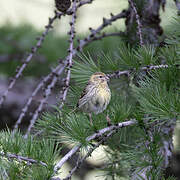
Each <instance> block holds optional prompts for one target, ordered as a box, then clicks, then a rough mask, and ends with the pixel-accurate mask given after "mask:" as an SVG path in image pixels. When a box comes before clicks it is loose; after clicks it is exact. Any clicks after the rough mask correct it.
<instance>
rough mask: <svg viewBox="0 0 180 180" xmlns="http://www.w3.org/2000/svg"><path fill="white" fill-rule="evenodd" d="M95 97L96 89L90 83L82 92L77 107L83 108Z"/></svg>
mask: <svg viewBox="0 0 180 180" xmlns="http://www.w3.org/2000/svg"><path fill="white" fill-rule="evenodd" d="M94 95H95V87H94V86H92V84H91V83H90V82H88V84H87V85H86V88H84V90H83V91H82V94H81V96H80V98H79V101H78V103H77V107H78V108H81V107H82V106H83V105H84V104H85V103H87V102H88V101H89V100H90V99H91V98H92V97H93V96H94Z"/></svg>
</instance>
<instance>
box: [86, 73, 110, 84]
mask: <svg viewBox="0 0 180 180" xmlns="http://www.w3.org/2000/svg"><path fill="white" fill-rule="evenodd" d="M108 81H109V78H108V77H107V76H106V75H105V74H104V73H102V72H96V73H94V74H93V75H92V76H91V77H90V82H92V83H94V84H96V85H107V82H108Z"/></svg>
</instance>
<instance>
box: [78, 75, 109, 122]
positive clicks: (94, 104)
mask: <svg viewBox="0 0 180 180" xmlns="http://www.w3.org/2000/svg"><path fill="white" fill-rule="evenodd" d="M108 80H109V78H108V77H107V76H106V75H105V74H104V73H102V72H96V73H94V74H93V75H92V76H91V77H90V79H89V82H88V84H87V86H86V87H85V89H84V91H83V93H82V95H81V97H80V99H79V101H78V104H77V107H78V108H79V109H81V110H82V111H83V112H86V113H92V112H93V113H95V114H99V113H101V112H103V111H104V110H105V109H106V108H107V105H108V104H109V102H110V99H111V92H110V89H109V86H108V84H107V81H108ZM91 121H92V120H91Z"/></svg>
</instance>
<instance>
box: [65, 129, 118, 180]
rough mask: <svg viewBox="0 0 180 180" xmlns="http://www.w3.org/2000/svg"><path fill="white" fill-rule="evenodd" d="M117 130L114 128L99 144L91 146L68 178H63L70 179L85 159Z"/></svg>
mask: <svg viewBox="0 0 180 180" xmlns="http://www.w3.org/2000/svg"><path fill="white" fill-rule="evenodd" d="M115 132H116V130H113V131H111V132H109V133H108V134H107V135H106V136H104V137H103V138H102V139H101V140H100V141H99V142H98V143H97V144H95V145H94V146H93V147H92V148H90V149H89V150H88V152H87V154H86V155H85V156H84V157H83V158H82V159H79V160H78V161H77V163H76V166H75V167H74V168H73V169H72V170H71V171H70V172H69V175H68V176H67V177H66V178H64V179H63V180H69V179H71V177H72V175H73V173H74V172H75V171H76V170H77V169H78V168H80V166H81V165H82V163H83V162H84V160H85V159H86V158H88V157H89V156H90V155H91V154H92V152H93V151H94V150H95V149H96V148H98V147H99V146H100V145H101V144H103V143H104V142H105V141H106V140H107V139H108V138H109V137H110V136H112V134H113V133H115Z"/></svg>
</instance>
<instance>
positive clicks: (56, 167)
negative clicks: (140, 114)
mask: <svg viewBox="0 0 180 180" xmlns="http://www.w3.org/2000/svg"><path fill="white" fill-rule="evenodd" d="M136 123H137V121H136V120H134V119H133V120H130V121H126V122H122V123H118V124H116V125H112V126H109V127H106V128H104V129H101V130H99V131H98V132H96V133H94V134H92V135H91V136H88V137H87V138H86V141H87V142H89V141H91V140H93V139H95V138H97V137H101V136H102V135H103V134H104V133H106V132H111V131H114V130H116V129H120V128H123V127H126V126H131V125H133V124H136ZM81 146H82V145H81V144H79V145H77V146H75V147H74V148H72V149H71V150H70V151H69V152H68V153H67V154H66V155H65V156H64V157H63V158H62V159H61V160H60V161H59V162H58V163H57V164H56V165H55V167H54V171H55V172H57V171H58V170H59V169H60V168H61V167H62V165H63V164H64V163H65V162H66V161H67V160H68V159H70V158H71V157H72V156H73V154H75V153H76V152H77V151H78V150H79V149H80V148H81Z"/></svg>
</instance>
